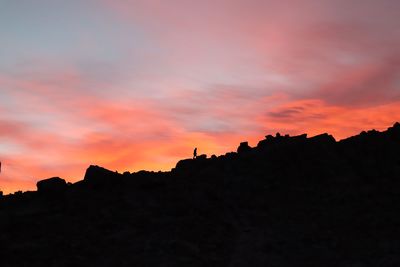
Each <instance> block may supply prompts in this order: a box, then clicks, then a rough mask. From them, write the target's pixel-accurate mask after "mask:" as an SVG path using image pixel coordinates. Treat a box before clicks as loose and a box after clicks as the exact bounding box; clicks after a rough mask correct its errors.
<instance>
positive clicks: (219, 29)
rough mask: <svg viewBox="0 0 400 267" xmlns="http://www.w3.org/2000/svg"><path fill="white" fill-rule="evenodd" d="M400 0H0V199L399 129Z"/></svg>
mask: <svg viewBox="0 0 400 267" xmlns="http://www.w3.org/2000/svg"><path fill="white" fill-rule="evenodd" d="M399 18H400V1H398V0H379V1H378V0H373V1H371V0H335V1H332V0H329V1H323V0H317V1H300V0H299V1H283V0H276V1H269V0H263V1H260V0H252V1H251V0H239V1H235V0H222V1H218V0H213V1H210V0H202V1H195V0H192V1H178V0H168V1H163V0H159V1H151V0H143V1H142V0H140V1H139V0H138V1H134V0H68V1H65V0H19V1H15V0H0V161H1V162H2V172H1V174H0V190H2V191H3V192H5V193H9V192H14V191H16V190H32V189H34V188H35V185H36V182H37V181H38V180H41V179H44V178H49V177H53V176H60V177H62V178H64V179H66V180H67V181H71V182H74V181H77V180H81V179H82V178H83V175H84V172H85V169H86V168H87V167H88V166H89V165H90V164H96V165H101V166H104V167H106V168H108V169H111V170H118V171H119V172H123V171H125V170H129V171H138V170H141V169H147V170H169V169H171V167H174V165H175V163H176V161H177V160H179V159H182V158H188V157H191V155H192V151H193V148H194V147H198V150H199V153H206V154H208V155H211V154H216V155H219V154H224V153H225V152H228V151H233V150H236V147H237V146H238V144H239V142H241V141H246V140H247V141H249V142H250V145H253V146H254V145H256V144H257V141H258V140H261V139H263V138H264V136H265V135H267V134H275V133H276V132H278V131H279V132H281V133H284V134H285V133H289V134H293V135H294V134H302V133H304V132H308V133H309V135H316V134H319V133H323V132H329V133H331V134H333V135H334V137H335V138H336V139H338V140H339V139H342V138H345V137H347V136H350V135H354V134H358V133H359V132H360V131H362V130H368V129H372V128H375V129H377V130H383V129H386V128H387V127H389V126H391V125H392V124H393V123H394V122H395V121H400V19H399Z"/></svg>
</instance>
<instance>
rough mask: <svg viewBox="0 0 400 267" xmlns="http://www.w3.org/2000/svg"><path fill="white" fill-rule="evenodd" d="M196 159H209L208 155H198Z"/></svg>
mask: <svg viewBox="0 0 400 267" xmlns="http://www.w3.org/2000/svg"><path fill="white" fill-rule="evenodd" d="M196 159H197V160H204V159H207V155H206V154H201V155H198V156H197V157H196Z"/></svg>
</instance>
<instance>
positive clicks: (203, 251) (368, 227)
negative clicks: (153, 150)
mask: <svg viewBox="0 0 400 267" xmlns="http://www.w3.org/2000/svg"><path fill="white" fill-rule="evenodd" d="M399 191H400V124H399V123H396V124H394V125H393V127H390V128H389V129H387V130H386V131H383V132H379V131H375V130H371V131H368V132H362V133H360V134H359V135H356V136H353V137H350V138H347V139H344V140H341V141H339V142H337V141H336V140H335V139H334V138H333V137H332V136H331V135H329V134H322V135H318V136H314V137H311V138H308V137H307V135H306V134H304V135H299V136H292V137H291V136H288V135H280V134H277V135H276V136H271V135H268V136H266V137H265V139H264V140H261V141H260V142H259V143H258V144H257V146H256V147H250V146H249V145H248V144H247V142H243V143H241V144H240V146H239V147H238V149H237V151H236V152H230V153H227V154H225V155H222V156H218V157H217V156H212V157H210V158H208V157H207V156H206V155H200V156H199V157H197V158H196V159H184V160H181V161H179V162H178V163H177V164H176V167H175V168H173V169H172V170H171V171H170V172H147V171H140V172H136V173H130V172H125V173H123V174H120V173H117V172H113V171H110V170H107V169H104V168H102V167H99V166H90V167H89V168H88V169H87V171H86V174H85V177H84V179H83V180H82V181H79V182H76V183H74V184H71V183H67V182H66V181H65V180H64V179H62V178H59V177H53V178H49V179H46V180H42V181H39V182H38V183H37V191H32V192H18V193H15V194H10V195H6V196H0V229H1V230H0V246H1V247H0V258H1V264H2V266H291V267H293V266H307V267H312V266H324V267H329V266H332V267H333V266H343V267H346V266H349V267H350V266H353V267H355V266H360V267H361V266H400V256H399V253H398V251H399V249H400V231H399V229H400V228H399V226H400V216H399V214H400V194H399Z"/></svg>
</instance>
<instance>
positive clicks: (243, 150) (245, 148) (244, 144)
mask: <svg viewBox="0 0 400 267" xmlns="http://www.w3.org/2000/svg"><path fill="white" fill-rule="evenodd" d="M250 150H251V147H250V146H249V143H248V142H241V143H240V145H239V147H238V148H237V153H239V154H241V153H246V152H248V151H250Z"/></svg>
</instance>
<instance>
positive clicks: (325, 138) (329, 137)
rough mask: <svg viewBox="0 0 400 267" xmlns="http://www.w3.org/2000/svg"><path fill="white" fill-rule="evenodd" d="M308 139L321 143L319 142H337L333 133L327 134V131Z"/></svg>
mask: <svg viewBox="0 0 400 267" xmlns="http://www.w3.org/2000/svg"><path fill="white" fill-rule="evenodd" d="M308 140H310V141H311V142H313V143H319V144H333V143H336V140H335V138H334V137H333V136H332V135H330V134H327V133H324V134H320V135H316V136H313V137H311V138H309V139H308Z"/></svg>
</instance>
